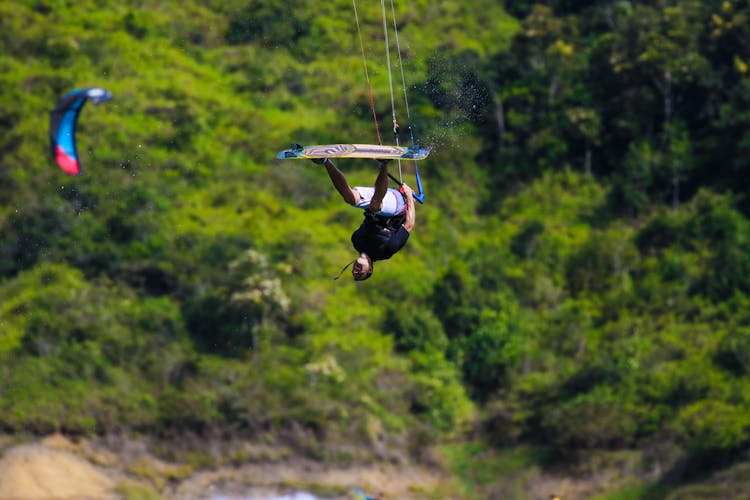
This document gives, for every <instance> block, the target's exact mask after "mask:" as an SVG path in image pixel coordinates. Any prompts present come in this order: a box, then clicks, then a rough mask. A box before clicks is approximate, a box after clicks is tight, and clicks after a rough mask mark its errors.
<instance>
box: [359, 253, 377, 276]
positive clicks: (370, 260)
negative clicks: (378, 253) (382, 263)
mask: <svg viewBox="0 0 750 500" xmlns="http://www.w3.org/2000/svg"><path fill="white" fill-rule="evenodd" d="M365 257H367V262H369V263H370V272H369V273H367V275H366V276H364V277H363V278H357V277H356V276H354V281H364V280H366V279H368V278H369V277H370V276H372V272H373V271H374V270H375V263H374V262H373V261H372V258H370V256H369V255H367V254H365ZM354 260H356V259H354Z"/></svg>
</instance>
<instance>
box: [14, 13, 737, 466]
mask: <svg viewBox="0 0 750 500" xmlns="http://www.w3.org/2000/svg"><path fill="white" fill-rule="evenodd" d="M508 3H509V4H513V5H512V6H509V12H510V13H511V14H513V15H514V16H516V18H517V19H516V18H513V17H511V16H510V15H509V14H508V13H506V11H505V10H504V9H503V7H502V5H501V3H500V2H497V1H493V0H481V1H476V2H470V3H461V2H428V1H410V2H408V3H403V4H402V3H401V2H398V5H397V6H396V14H397V16H396V17H397V20H398V21H399V23H400V27H399V30H400V31H399V36H400V39H401V44H402V50H403V56H404V61H403V65H404V70H405V78H406V79H407V87H408V88H407V90H408V93H409V95H410V104H411V108H412V109H411V114H412V115H413V120H414V123H413V126H414V130H415V131H416V132H417V135H418V138H420V139H421V141H422V142H424V143H427V144H429V145H431V146H432V147H433V154H432V155H431V156H430V159H428V160H427V161H426V162H424V165H423V174H424V177H425V184H426V189H427V191H428V198H427V204H426V205H425V206H423V207H419V208H418V214H417V227H416V229H415V232H414V234H413V237H412V238H411V240H410V242H409V244H408V246H407V247H406V248H405V250H404V251H402V252H401V253H400V254H398V255H397V256H395V257H394V258H393V259H392V260H391V261H388V262H384V263H379V264H378V266H377V270H376V273H375V276H374V277H373V278H372V279H371V280H369V281H367V282H364V283H360V284H355V283H352V282H350V281H349V280H343V279H342V280H339V281H337V282H332V281H331V280H330V277H331V276H332V275H334V274H335V273H336V272H337V271H338V269H339V268H340V267H341V266H342V265H343V264H344V263H346V262H347V260H348V259H350V258H351V257H350V256H351V254H352V251H351V249H350V246H349V241H348V239H349V234H350V232H351V231H352V230H353V229H354V228H355V227H356V226H357V224H358V223H359V219H360V217H361V215H359V214H358V213H357V212H356V211H354V210H351V209H349V208H348V207H346V206H345V205H343V204H342V203H341V201H340V199H338V198H337V196H336V194H335V193H334V192H333V189H332V188H331V187H330V185H329V181H328V179H327V177H326V176H325V175H324V174H323V173H322V172H321V171H320V169H319V167H316V166H314V165H312V164H301V163H294V162H288V163H284V162H280V161H278V160H275V159H274V155H275V152H276V151H277V150H279V149H282V148H284V147H286V146H287V145H288V144H289V143H290V142H298V143H303V144H312V143H325V142H372V141H374V140H376V138H375V135H374V134H375V133H374V127H373V123H372V114H371V112H370V110H369V108H368V102H369V97H368V90H367V87H366V85H365V83H364V75H363V70H362V60H361V57H360V46H359V40H358V38H357V33H356V25H355V23H354V17H353V12H352V10H351V5H350V4H349V3H347V2H343V1H333V2H301V3H299V5H297V6H296V7H295V8H294V9H288V8H287V7H286V5H285V4H282V3H280V2H275V1H270V0H269V1H259V0H253V1H244V2H240V1H234V0H233V1H230V2H203V3H201V2H193V1H191V0H187V1H183V2H179V3H173V2H169V3H164V2H119V3H117V2H107V1H105V2H101V1H99V2H93V1H83V2H75V3H74V2H64V1H63V2H60V1H47V0H35V1H28V2H14V3H7V2H6V3H4V4H0V48H1V49H2V50H0V366H1V367H2V368H0V370H2V376H1V377H0V426H1V427H2V428H3V429H5V430H6V431H12V432H17V431H33V432H47V431H50V430H55V429H61V430H65V431H68V432H84V433H90V432H102V433H104V432H109V431H112V430H116V429H137V430H143V431H147V432H153V433H168V432H170V431H174V430H185V429H189V430H191V431H198V432H208V431H217V430H218V431H220V432H223V433H243V434H244V435H248V436H258V435H260V434H266V435H271V436H282V437H284V438H285V439H290V440H293V441H294V442H295V443H297V444H298V445H300V446H302V447H306V449H307V450H308V451H309V452H310V453H312V454H316V453H321V449H323V448H324V449H325V450H330V449H331V448H330V447H329V446H325V447H323V448H321V447H320V444H321V443H325V444H326V445H330V444H331V443H334V444H336V443H338V444H341V445H345V444H348V443H364V444H368V445H372V448H373V449H374V450H380V452H382V450H383V449H386V448H387V447H386V448H383V446H381V445H382V444H383V443H385V444H388V445H391V444H397V445H404V444H408V445H415V446H418V445H422V444H425V443H429V442H435V441H439V440H441V439H443V438H445V437H448V436H451V435H455V433H457V432H458V431H461V430H463V429H465V427H464V424H472V423H481V424H482V425H481V428H482V429H483V432H484V436H485V437H487V438H488V439H489V440H490V441H491V442H492V443H494V444H516V443H519V442H526V443H531V444H536V445H540V446H543V447H546V448H549V449H550V450H552V451H553V452H554V454H556V455H564V456H567V455H570V454H574V453H576V452H579V451H581V450H587V449H602V448H609V449H613V448H629V447H638V446H642V445H645V444H648V443H654V442H669V443H674V444H677V445H678V446H680V447H682V449H684V450H686V451H687V452H688V453H689V454H692V455H695V456H703V455H706V454H708V455H710V456H721V457H733V456H735V455H736V454H737V452H739V451H741V450H743V449H747V447H748V445H750V377H749V375H750V312H748V311H749V310H750V309H749V307H748V306H750V221H748V218H747V217H748V213H749V212H750V204H748V200H749V199H748V198H747V196H746V192H745V191H746V188H747V187H748V184H747V183H748V181H747V178H746V176H745V175H743V174H744V171H745V170H746V167H747V165H746V162H747V158H750V154H749V153H750V150H749V148H750V142H749V141H750V139H749V138H750V115H748V112H747V109H748V103H747V99H748V96H749V95H750V88H749V86H750V73H748V64H750V46H748V43H747V40H748V37H749V35H750V33H748V30H750V23H748V16H750V7H748V6H747V5H746V3H744V2H740V1H731V0H725V1H709V2H698V1H683V2H672V1H666V0H659V1H658V2H652V3H651V4H650V5H646V4H643V3H640V2H638V3H636V2H628V1H606V2H564V1H552V0H550V1H547V2H540V3H538V4H534V5H532V4H531V3H528V2H508ZM359 9H360V10H359V18H360V22H361V24H362V29H363V37H364V41H365V50H366V52H367V54H368V70H369V75H370V78H371V80H372V85H373V89H374V91H375V96H374V97H375V102H376V105H377V108H376V110H377V112H378V116H379V117H380V118H381V130H389V128H390V97H389V94H388V75H387V72H386V71H385V64H384V50H383V42H382V33H381V31H380V30H381V29H382V20H381V19H380V17H379V12H378V9H379V6H378V5H374V4H373V5H360V6H359ZM475 34H476V36H475ZM392 55H393V54H392ZM396 71H398V65H396ZM396 75H398V73H396ZM398 80H400V78H398V77H397V78H396V82H395V83H396V86H397V91H399V92H400V91H401V90H400V88H399V87H398V85H399V84H400V82H399V81H398ZM85 86H101V87H104V88H107V89H108V90H110V91H112V93H113V94H114V96H115V99H114V100H113V101H112V102H111V103H108V104H106V105H103V106H99V107H94V106H88V107H86V108H85V109H84V110H83V114H82V119H81V121H80V124H79V133H78V135H79V151H80V152H81V154H82V156H83V163H84V174H83V175H82V176H81V177H76V178H71V177H66V176H65V175H64V174H63V173H62V172H61V171H59V170H58V169H57V168H56V167H54V166H53V165H52V164H51V162H50V160H49V158H48V145H47V142H46V141H47V136H46V132H47V119H48V114H47V113H48V111H49V110H50V109H51V107H52V106H53V105H54V103H55V102H56V99H57V98H58V97H59V96H61V95H62V94H63V93H64V92H66V91H67V90H70V89H72V88H75V87H85ZM399 106H401V108H400V109H399V110H398V111H399V113H400V114H401V115H402V117H401V120H403V121H404V123H402V125H404V124H405V120H406V118H405V116H403V115H404V109H402V105H399ZM402 140H404V139H403V138H402ZM341 166H342V168H345V170H346V172H347V174H348V175H350V176H351V178H352V180H353V182H355V183H358V184H362V183H370V182H371V181H372V177H373V175H374V173H375V172H374V170H373V168H372V166H371V165H368V164H366V163H365V162H356V161H352V162H350V163H348V164H347V163H346V162H341ZM404 168H405V172H406V180H407V182H409V176H410V175H411V173H410V172H411V168H412V167H411V165H406V164H405V165H404ZM476 427H477V426H475V428H476ZM327 452H328V451H326V453H327ZM329 458H335V457H329Z"/></svg>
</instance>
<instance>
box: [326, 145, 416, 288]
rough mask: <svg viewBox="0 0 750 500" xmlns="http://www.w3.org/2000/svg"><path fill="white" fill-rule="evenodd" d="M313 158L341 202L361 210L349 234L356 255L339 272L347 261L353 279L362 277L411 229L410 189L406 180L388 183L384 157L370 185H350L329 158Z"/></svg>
mask: <svg viewBox="0 0 750 500" xmlns="http://www.w3.org/2000/svg"><path fill="white" fill-rule="evenodd" d="M313 161H314V162H315V163H318V164H322V165H323V166H324V167H325V168H326V171H327V172H328V176H329V177H330V178H331V182H332V183H333V186H334V187H335V188H336V190H337V191H338V192H339V194H341V197H342V198H343V199H344V201H345V202H347V203H348V204H350V205H352V206H355V207H358V208H362V209H364V211H365V219H364V221H363V222H362V224H361V225H360V226H359V228H358V229H357V230H356V231H354V233H353V234H352V245H353V246H354V249H355V250H357V252H359V256H357V258H356V259H354V261H352V262H351V263H349V264H347V266H346V267H344V269H342V270H341V273H343V272H344V270H345V269H346V268H347V267H349V265H351V266H352V276H353V277H354V279H355V280H357V281H362V280H366V279H367V278H369V277H370V276H371V275H372V272H373V262H374V261H376V260H385V259H390V258H391V256H393V254H395V253H396V252H398V251H399V250H401V248H403V246H404V245H406V241H407V240H408V239H409V234H410V233H411V232H412V230H413V229H414V222H415V210H414V197H413V196H412V195H413V193H414V191H413V190H412V189H411V188H410V187H409V186H407V185H406V184H401V187H400V189H393V188H389V187H388V160H380V171H379V172H378V177H377V178H376V179H375V185H374V186H373V187H361V186H356V187H351V186H350V185H349V182H348V181H347V180H346V177H345V176H344V174H343V173H342V172H341V171H340V170H339V169H338V168H336V165H335V164H334V163H333V162H332V161H331V160H330V158H316V159H314V160H313ZM341 273H339V276H341ZM337 278H338V277H337Z"/></svg>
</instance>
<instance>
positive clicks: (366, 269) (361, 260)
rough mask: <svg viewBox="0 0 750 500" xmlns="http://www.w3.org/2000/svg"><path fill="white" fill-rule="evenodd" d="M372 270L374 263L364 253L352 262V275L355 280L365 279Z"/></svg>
mask: <svg viewBox="0 0 750 500" xmlns="http://www.w3.org/2000/svg"><path fill="white" fill-rule="evenodd" d="M371 271H372V264H370V260H369V259H368V258H367V257H365V256H364V255H360V256H359V257H357V260H355V261H354V264H352V276H354V279H355V280H363V279H365V278H366V277H367V276H368V275H369V274H370V272H371Z"/></svg>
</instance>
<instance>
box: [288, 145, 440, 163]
mask: <svg viewBox="0 0 750 500" xmlns="http://www.w3.org/2000/svg"><path fill="white" fill-rule="evenodd" d="M429 154H430V150H429V148H420V147H405V146H383V145H378V144H323V145H319V146H300V145H299V144H292V146H291V148H289V149H285V150H283V151H280V152H279V154H277V155H276V158H280V159H282V160H299V159H308V160H309V159H314V158H374V159H378V160H424V159H425V158H427V156H428V155H429Z"/></svg>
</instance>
